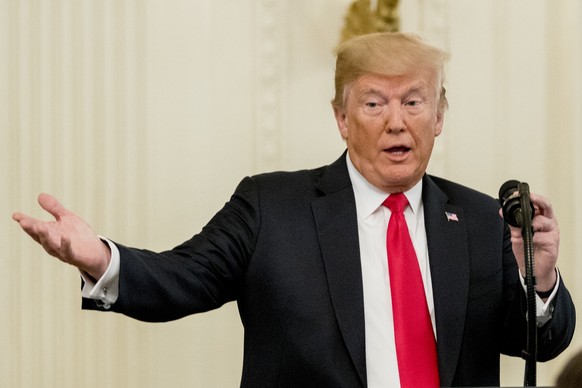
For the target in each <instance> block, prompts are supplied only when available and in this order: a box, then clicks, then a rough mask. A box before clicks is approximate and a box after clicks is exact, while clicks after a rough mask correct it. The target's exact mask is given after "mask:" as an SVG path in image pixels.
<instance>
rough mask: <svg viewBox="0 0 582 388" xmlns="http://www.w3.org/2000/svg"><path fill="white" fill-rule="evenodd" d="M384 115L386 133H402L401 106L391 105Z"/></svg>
mask: <svg viewBox="0 0 582 388" xmlns="http://www.w3.org/2000/svg"><path fill="white" fill-rule="evenodd" d="M388 108H389V109H387V113H386V132H402V131H404V129H405V125H404V112H403V111H402V105H400V104H393V105H392V106H389V107H388Z"/></svg>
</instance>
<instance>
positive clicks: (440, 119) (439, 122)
mask: <svg viewBox="0 0 582 388" xmlns="http://www.w3.org/2000/svg"><path fill="white" fill-rule="evenodd" d="M444 121H445V112H444V111H437V114H436V123H435V127H434V137H437V136H438V135H440V134H441V132H442V131H443V124H444Z"/></svg>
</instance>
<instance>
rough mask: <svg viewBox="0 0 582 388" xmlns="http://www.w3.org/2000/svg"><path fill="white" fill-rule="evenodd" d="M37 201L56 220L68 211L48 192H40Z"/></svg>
mask: <svg viewBox="0 0 582 388" xmlns="http://www.w3.org/2000/svg"><path fill="white" fill-rule="evenodd" d="M38 203H39V204H40V206H41V207H42V208H43V209H44V210H46V211H47V212H49V213H50V214H52V215H53V216H54V217H55V218H56V219H57V220H59V219H60V218H61V217H62V216H64V215H66V214H68V213H69V211H68V210H67V209H66V208H65V207H64V206H63V205H61V203H60V202H59V201H58V200H57V199H56V198H55V197H53V196H52V195H50V194H46V193H42V194H40V195H39V196H38Z"/></svg>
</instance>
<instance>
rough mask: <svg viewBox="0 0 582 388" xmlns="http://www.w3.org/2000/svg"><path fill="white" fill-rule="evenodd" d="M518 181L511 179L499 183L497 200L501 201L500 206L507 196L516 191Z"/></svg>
mask: <svg viewBox="0 0 582 388" xmlns="http://www.w3.org/2000/svg"><path fill="white" fill-rule="evenodd" d="M520 183H521V182H520V181H517V180H515V179H512V180H509V181H507V182H505V183H504V184H502V185H501V188H499V202H500V203H501V206H503V203H504V202H505V201H507V198H509V197H510V196H511V195H512V194H513V193H515V192H516V191H518V186H519V184H520Z"/></svg>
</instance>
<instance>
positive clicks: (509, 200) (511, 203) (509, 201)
mask: <svg viewBox="0 0 582 388" xmlns="http://www.w3.org/2000/svg"><path fill="white" fill-rule="evenodd" d="M520 183H521V182H520V181H517V180H515V179H513V180H509V181H507V182H505V183H504V184H503V185H501V188H500V189H499V203H500V204H501V208H502V209H503V218H504V219H505V222H507V223H508V224H509V225H511V226H515V227H520V226H521V224H522V219H521V204H520V201H519V195H516V196H512V195H513V193H515V192H516V191H518V186H519V184H520Z"/></svg>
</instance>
